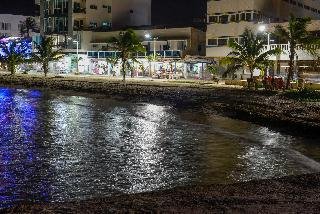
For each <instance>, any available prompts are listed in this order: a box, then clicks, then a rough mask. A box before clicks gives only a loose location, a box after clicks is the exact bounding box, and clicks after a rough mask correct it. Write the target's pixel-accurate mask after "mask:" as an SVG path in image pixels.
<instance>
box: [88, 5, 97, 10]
mask: <svg viewBox="0 0 320 214" xmlns="http://www.w3.org/2000/svg"><path fill="white" fill-rule="evenodd" d="M90 9H93V10H97V9H98V7H97V5H94V4H92V5H90Z"/></svg>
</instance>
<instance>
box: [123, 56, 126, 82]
mask: <svg viewBox="0 0 320 214" xmlns="http://www.w3.org/2000/svg"><path fill="white" fill-rule="evenodd" d="M126 62H127V61H126V60H125V59H122V77H123V79H122V80H123V82H125V81H126V67H125V66H126Z"/></svg>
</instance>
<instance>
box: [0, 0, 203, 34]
mask: <svg viewBox="0 0 320 214" xmlns="http://www.w3.org/2000/svg"><path fill="white" fill-rule="evenodd" d="M0 1H1V6H0V13H13V14H24V15H33V14H34V5H33V2H34V0H0ZM206 4H207V1H206V0H152V24H153V25H164V26H195V27H201V28H202V27H205V24H204V22H202V23H201V20H204V19H205V17H206V10H207V8H206Z"/></svg>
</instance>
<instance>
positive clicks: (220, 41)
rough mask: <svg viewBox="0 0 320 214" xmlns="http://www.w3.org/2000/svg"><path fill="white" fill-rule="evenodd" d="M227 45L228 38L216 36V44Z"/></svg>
mask: <svg viewBox="0 0 320 214" xmlns="http://www.w3.org/2000/svg"><path fill="white" fill-rule="evenodd" d="M226 45H228V38H218V46H226Z"/></svg>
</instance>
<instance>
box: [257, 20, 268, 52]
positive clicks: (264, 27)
mask: <svg viewBox="0 0 320 214" xmlns="http://www.w3.org/2000/svg"><path fill="white" fill-rule="evenodd" d="M258 30H259V31H260V32H262V33H266V34H267V35H268V48H269V47H270V33H269V32H268V31H267V26H266V25H264V24H261V25H259V27H258Z"/></svg>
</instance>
